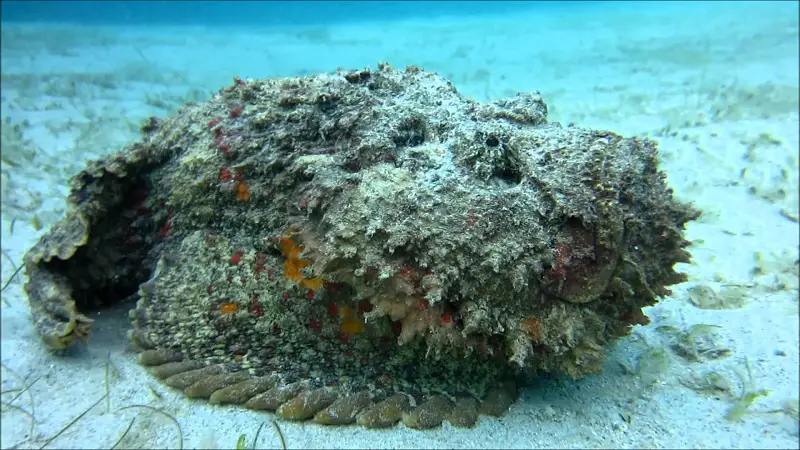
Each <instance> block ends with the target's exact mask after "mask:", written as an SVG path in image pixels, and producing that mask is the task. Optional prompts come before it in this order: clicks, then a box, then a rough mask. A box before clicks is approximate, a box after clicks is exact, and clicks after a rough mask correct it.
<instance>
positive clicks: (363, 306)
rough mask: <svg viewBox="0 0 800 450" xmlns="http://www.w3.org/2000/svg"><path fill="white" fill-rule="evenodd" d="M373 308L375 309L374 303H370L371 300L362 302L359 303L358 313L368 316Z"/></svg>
mask: <svg viewBox="0 0 800 450" xmlns="http://www.w3.org/2000/svg"><path fill="white" fill-rule="evenodd" d="M372 308H373V306H372V303H370V302H369V300H361V301H360V302H358V311H359V312H360V313H361V314H366V313H368V312H370V311H372Z"/></svg>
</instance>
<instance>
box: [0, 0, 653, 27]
mask: <svg viewBox="0 0 800 450" xmlns="http://www.w3.org/2000/svg"><path fill="white" fill-rule="evenodd" d="M626 3H627V5H626V6H625V7H626V8H627V9H638V8H642V7H644V6H645V4H646V3H648V2H626ZM607 6H610V2H603V1H597V2H551V1H542V2H534V1H508V2H501V1H425V2H423V1H418V2H417V1H269V2H257V1H199V2H194V1H7V0H4V1H2V2H0V13H2V16H1V17H2V21H4V22H62V23H65V22H68V23H74V24H84V25H109V24H125V25H136V24H138V25H148V24H168V25H330V24H339V23H348V22H358V21H384V20H397V19H409V18H432V17H436V16H445V15H446V16H468V15H481V14H511V13H514V12H523V11H531V10H538V11H548V10H550V11H555V10H559V9H563V8H582V9H587V8H592V9H598V10H602V9H603V8H605V7H607Z"/></svg>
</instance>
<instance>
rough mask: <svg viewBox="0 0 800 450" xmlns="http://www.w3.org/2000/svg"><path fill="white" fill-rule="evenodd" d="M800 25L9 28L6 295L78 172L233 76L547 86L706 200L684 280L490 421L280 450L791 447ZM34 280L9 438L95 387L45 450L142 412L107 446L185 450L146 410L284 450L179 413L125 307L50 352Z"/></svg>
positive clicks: (258, 418)
mask: <svg viewBox="0 0 800 450" xmlns="http://www.w3.org/2000/svg"><path fill="white" fill-rule="evenodd" d="M626 9H632V10H635V11H630V12H629V11H626ZM797 17H798V6H797V3H793V2H784V3H775V4H749V3H716V4H710V5H699V4H689V3H680V2H676V3H670V4H667V5H648V6H644V7H643V6H641V5H638V6H636V7H635V8H634V7H628V6H625V5H605V6H602V7H600V6H597V5H583V6H576V7H574V8H564V9H563V12H560V13H556V12H555V11H553V10H549V11H548V12H547V13H546V14H543V13H532V14H530V15H525V14H515V15H514V17H501V16H497V17H481V18H477V17H476V18H472V19H463V18H462V19H458V20H455V19H453V20H444V21H442V20H439V21H435V22H434V21H423V20H417V21H406V22H398V23H393V24H389V25H387V24H374V25H363V24H362V25H357V26H356V25H349V26H336V27H327V28H326V27H312V28H303V29H299V28H291V29H290V28H286V29H275V28H271V29H257V28H245V27H216V26H213V27H183V28H181V27H174V28H165V27H160V28H147V27H136V28H133V27H131V28H119V27H113V28H97V27H93V28H89V27H77V26H67V25H64V26H60V25H53V24H48V25H38V26H37V25H25V26H22V25H10V24H3V26H2V116H3V117H2V120H3V124H2V153H3V154H2V250H3V256H2V261H3V263H2V282H3V283H5V282H6V281H7V280H9V279H10V278H11V276H12V274H13V273H14V269H15V265H18V264H20V261H21V259H22V256H23V254H24V252H25V251H26V250H27V249H28V248H29V247H30V246H31V245H32V244H33V243H34V242H35V241H36V240H37V239H38V238H39V236H41V235H42V233H43V232H44V231H45V230H46V229H47V228H48V227H49V226H50V225H52V224H53V222H54V221H55V220H57V219H58V218H59V217H60V216H61V215H62V214H63V210H64V207H65V203H64V200H63V198H64V195H65V193H66V180H67V179H68V177H69V176H71V175H73V174H75V173H76V172H77V171H78V170H80V168H81V167H82V165H83V163H84V161H85V160H87V159H90V158H95V157H99V156H101V155H104V154H107V153H109V152H112V151H114V150H116V149H118V148H119V147H120V146H121V145H123V144H125V143H127V142H130V141H132V140H133V139H134V138H135V137H136V130H137V128H138V126H139V124H140V123H141V121H142V120H143V119H144V118H146V117H148V116H150V115H157V116H165V115H167V114H169V113H170V112H171V111H174V110H175V108H177V106H179V105H180V104H182V103H184V102H185V101H187V100H202V99H205V98H208V95H209V93H210V92H211V91H216V90H217V89H218V88H220V87H222V86H224V85H228V84H230V83H231V80H232V78H233V77H234V76H237V75H238V76H242V77H253V78H264V77H275V76H296V75H303V74H309V73H314V72H319V71H331V70H334V69H336V68H337V67H344V68H362V67H365V66H371V67H375V66H376V65H377V63H378V62H380V61H387V62H389V63H391V64H392V65H394V66H396V67H403V66H405V65H408V64H414V65H418V66H421V67H422V68H424V69H426V70H431V71H436V72H439V73H440V74H443V75H445V76H447V77H449V78H451V79H452V80H453V82H454V83H455V85H456V87H457V88H458V89H459V90H460V91H461V92H462V93H463V94H465V95H467V96H470V97H473V98H476V99H478V100H486V99H496V98H500V97H503V96H510V95H513V94H514V93H516V92H518V91H530V90H540V91H541V93H542V95H543V97H544V99H545V101H546V102H547V103H548V105H549V107H550V112H551V120H554V121H561V122H562V123H564V124H566V123H569V122H574V123H576V124H577V125H580V126H587V127H596V128H604V129H609V130H613V131H615V132H618V133H620V134H623V135H626V136H634V135H636V136H648V137H651V138H653V139H656V140H658V141H659V142H660V149H661V156H662V167H663V169H664V170H665V171H666V173H667V174H668V180H669V182H670V184H671V186H672V187H674V189H675V193H676V195H677V196H678V197H679V198H680V199H684V200H690V201H693V202H694V203H695V204H696V205H697V206H698V207H699V208H700V209H702V210H703V215H702V217H701V218H700V219H699V220H697V221H696V222H694V223H692V224H690V225H689V227H688V229H687V235H688V238H689V239H690V240H692V241H693V243H694V244H693V247H692V249H691V250H692V253H693V256H694V261H693V262H692V263H691V264H682V265H681V267H680V269H681V270H682V271H685V272H687V273H688V274H689V281H688V282H686V283H684V284H682V285H679V286H677V287H676V288H675V289H674V292H673V295H672V296H671V297H669V298H666V299H664V300H663V302H661V303H660V304H659V305H657V306H655V307H652V308H649V309H647V310H646V313H647V315H648V316H650V318H651V319H652V323H651V324H650V325H648V326H646V327H638V326H637V327H636V328H635V329H634V331H633V333H632V335H631V336H630V337H628V338H626V339H623V340H621V341H619V342H618V343H617V345H614V346H613V347H612V348H610V349H609V358H608V363H607V365H606V368H605V372H604V374H603V375H599V376H593V377H589V378H586V379H583V380H581V381H578V382H573V381H570V380H567V379H562V378H558V377H552V378H547V379H543V380H541V382H540V383H539V384H538V385H537V386H532V387H529V388H526V389H525V390H523V391H522V395H521V398H520V400H519V402H518V403H516V404H515V405H514V406H513V407H512V408H511V410H510V411H509V412H508V414H507V415H506V416H505V417H503V418H501V419H493V418H481V420H480V422H479V424H478V426H477V427H476V428H474V429H472V430H459V429H454V428H452V427H451V426H449V425H448V424H445V425H444V426H443V427H442V428H441V429H438V430H434V431H428V432H418V431H413V430H410V429H406V428H404V427H403V426H399V427H396V428H394V429H391V430H388V431H368V430H364V429H359V428H354V427H345V428H324V427H321V426H316V425H311V424H302V423H300V424H297V423H287V422H280V423H279V425H280V428H281V430H282V433H283V435H284V437H285V441H286V446H287V447H288V448H334V447H340V448H341V447H344V448H390V447H391V448H398V447H403V448H410V447H427V448H432V447H436V448H461V447H464V448H472V447H489V448H532V447H558V448H585V447H613V448H631V447H634V448H656V447H659V448H679V447H680V448H686V447H691V448H721V447H737V448H797V447H798V418H797V399H798V382H799V380H798V363H799V361H798V223H797V217H798V19H797ZM23 281H24V276H22V275H20V276H17V277H15V278H14V279H13V280H12V281H11V283H10V284H9V285H8V287H7V288H6V289H5V290H4V291H3V306H2V363H3V365H4V366H3V371H2V390H3V395H2V400H3V404H2V422H1V426H2V433H1V434H0V437H1V441H2V442H1V444H2V448H11V447H20V448H39V447H41V446H42V445H43V444H45V443H47V440H48V439H49V438H51V437H53V436H55V435H56V434H57V433H58V432H59V431H60V430H62V428H64V427H65V426H67V425H68V424H69V423H70V422H71V421H72V420H73V419H74V418H75V417H76V416H78V415H79V414H81V413H83V412H84V411H85V410H87V408H89V407H90V406H91V405H92V404H93V403H95V402H97V401H98V400H99V399H101V397H102V396H103V394H104V393H105V392H106V390H108V392H109V397H108V401H106V400H103V401H101V402H100V403H99V404H98V405H97V406H96V407H94V408H92V409H91V410H89V411H88V412H87V413H86V414H85V415H84V416H83V417H82V418H81V419H80V420H79V421H78V422H76V423H74V424H73V425H72V426H70V427H68V428H67V429H66V431H64V432H63V433H62V434H61V435H60V436H59V437H57V438H56V439H55V440H53V441H51V442H49V444H48V445H49V447H51V448H110V447H112V446H113V445H114V444H115V443H116V442H117V441H118V439H119V437H120V436H121V435H122V434H123V433H124V432H125V430H126V428H128V426H129V424H130V423H131V420H132V419H133V418H136V420H135V421H134V422H133V425H132V426H131V428H130V430H129V432H128V433H127V435H126V436H125V439H124V440H123V441H122V442H120V443H119V446H120V447H123V448H124V447H134V448H165V447H170V448H171V447H174V446H176V445H177V433H176V429H175V426H174V424H172V423H171V422H170V421H169V420H168V419H166V418H164V417H163V416H161V415H159V414H158V413H154V412H153V411H151V410H147V409H141V408H134V409H128V410H124V411H120V412H116V411H117V409H118V408H121V407H124V406H127V405H132V404H144V405H149V406H153V407H156V408H160V409H162V410H164V411H167V412H169V413H170V414H172V415H173V416H174V417H175V418H176V419H177V420H178V422H179V423H180V427H181V429H182V432H183V438H184V447H185V448H198V447H202V448H233V447H234V446H235V445H236V442H237V439H238V438H239V436H240V435H242V434H244V435H245V441H246V443H247V446H248V447H250V446H251V445H252V440H253V438H254V435H255V433H256V430H257V428H258V427H259V425H260V424H262V423H266V426H265V427H264V428H263V429H262V430H261V433H260V436H259V439H258V442H257V446H258V447H259V448H276V447H279V445H280V443H279V441H278V437H277V435H276V432H275V430H274V429H273V427H272V425H271V424H270V420H271V418H272V416H271V415H270V414H265V413H256V412H251V411H247V410H244V409H241V408H232V407H211V406H208V405H206V404H205V403H203V402H195V401H187V400H186V399H184V397H183V395H182V394H180V393H178V392H175V391H172V390H170V389H168V388H165V387H164V386H162V385H161V384H160V383H158V382H157V381H156V380H154V379H153V378H152V377H150V376H149V375H148V374H147V373H146V372H145V370H144V369H143V368H142V367H140V366H139V365H137V363H136V362H135V357H134V355H133V354H132V353H131V352H130V350H129V349H128V346H127V343H126V339H125V331H126V329H127V327H128V324H127V320H126V312H127V308H128V307H129V306H130V305H123V306H120V307H119V308H117V309H115V310H111V311H103V312H101V313H97V314H96V315H95V316H94V318H95V319H96V324H95V330H94V334H93V335H92V337H91V339H90V341H89V345H88V346H79V348H75V349H74V350H73V351H71V352H69V354H68V355H66V356H56V355H52V354H51V353H50V352H49V351H47V350H46V349H45V348H44V347H43V346H42V345H41V344H40V342H39V341H38V339H37V336H36V335H35V334H34V331H33V328H32V326H31V324H30V321H29V313H28V307H27V304H26V302H27V300H26V298H25V296H24V294H23V290H22V282H23ZM709 289H710V290H711V292H710V293H709ZM704 292H705V294H706V295H705V297H703V296H702V295H701V294H702V293H704ZM701 301H706V302H709V301H710V302H712V303H713V302H716V304H718V305H721V306H723V307H724V308H723V309H704V308H700V307H698V306H696V305H695V304H699V303H700V302H701ZM695 325H700V326H695ZM707 325H715V326H718V327H709V326H707ZM693 326H694V327H693ZM690 330H691V331H692V334H691V335H689V333H688V332H689V331H690ZM687 342H689V343H690V344H691V345H689V344H687ZM687 349H688V350H687ZM109 357H110V361H111V365H110V366H108V367H110V369H106V367H107V361H108V358H109ZM748 366H749V367H750V369H751V371H750V372H751V375H752V377H750V376H748V374H747V373H748V370H747V367H748ZM107 370H108V371H107ZM702 380H706V381H709V380H710V383H708V384H710V385H712V386H701V384H702ZM24 386H27V387H29V389H28V390H27V391H25V392H23V393H22V395H19V394H20V389H23V387H24ZM703 387H709V389H703ZM151 388H152V389H154V390H155V391H157V392H158V393H159V394H160V396H161V398H157V397H156V396H154V394H153V393H152V391H151ZM762 390H766V391H768V395H765V396H755V399H754V401H753V402H752V404H750V405H749V408H747V409H746V410H745V409H743V408H740V409H741V410H742V411H744V412H745V413H744V414H743V415H741V417H738V420H736V421H731V420H727V419H726V415H728V414H729V413H730V411H731V408H735V407H736V405H737V404H738V406H742V402H743V400H741V399H743V398H745V399H746V398H747V397H748V396H750V395H751V394H754V393H761V394H766V393H767V392H765V391H762ZM31 416H33V417H35V423H34V424H33V426H32V425H31ZM31 431H32V434H31Z"/></svg>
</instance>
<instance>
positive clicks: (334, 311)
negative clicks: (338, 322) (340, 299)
mask: <svg viewBox="0 0 800 450" xmlns="http://www.w3.org/2000/svg"><path fill="white" fill-rule="evenodd" d="M328 316H329V317H330V318H331V319H335V318H336V317H338V316H339V308H338V307H337V306H336V303H328Z"/></svg>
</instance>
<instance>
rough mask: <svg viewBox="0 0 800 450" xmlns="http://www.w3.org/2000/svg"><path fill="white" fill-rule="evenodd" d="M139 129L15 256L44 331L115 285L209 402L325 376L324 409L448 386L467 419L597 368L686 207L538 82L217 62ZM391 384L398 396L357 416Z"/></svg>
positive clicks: (637, 311) (648, 156)
mask: <svg viewBox="0 0 800 450" xmlns="http://www.w3.org/2000/svg"><path fill="white" fill-rule="evenodd" d="M142 131H143V139H142V141H141V142H139V143H136V144H133V145H132V146H130V147H128V148H125V149H123V150H122V151H121V152H119V153H117V154H115V155H114V156H112V157H111V158H109V159H107V160H103V161H96V162H92V163H90V164H89V166H88V167H87V169H86V170H85V171H84V172H82V173H81V174H79V175H78V176H77V177H75V179H74V180H73V181H72V194H71V195H70V201H71V203H72V204H73V208H72V209H71V210H70V211H69V212H68V214H67V216H66V217H65V218H64V219H63V220H62V221H61V222H60V223H59V224H58V225H56V226H55V227H54V228H53V229H52V230H51V231H50V232H49V233H48V234H46V235H45V236H44V237H43V238H42V240H41V241H40V242H39V243H38V244H37V245H36V246H35V247H34V248H33V249H31V251H30V252H29V253H28V254H27V256H26V260H25V264H26V271H27V273H28V276H29V282H28V284H27V285H26V290H27V292H28V295H29V298H30V303H31V310H32V315H33V318H34V322H35V324H36V327H37V330H38V331H39V333H40V335H41V336H42V338H43V339H44V341H45V343H46V344H47V345H49V346H51V347H53V348H63V347H66V346H68V345H70V344H71V343H72V342H73V341H74V340H75V339H76V338H85V337H86V336H88V334H89V332H90V327H91V320H89V319H88V318H87V317H86V316H85V315H84V313H86V312H88V311H90V310H91V309H93V308H96V307H99V306H102V305H105V304H109V303H113V302H118V301H123V300H126V299H130V301H133V299H137V300H136V306H135V308H134V309H133V310H132V311H131V314H130V316H131V322H132V325H133V328H132V330H131V338H132V339H133V342H134V343H135V344H136V345H137V346H138V347H139V348H140V349H142V350H144V352H143V353H142V359H141V363H142V364H143V365H145V366H148V367H153V372H154V374H156V375H157V376H163V377H166V376H169V378H167V379H166V383H167V384H169V385H173V386H176V387H179V388H180V389H184V390H185V391H186V393H187V395H189V396H199V397H204V398H208V397H211V398H212V401H213V402H214V403H235V404H244V405H245V406H247V407H251V408H256V409H264V408H263V407H260V406H254V405H257V404H263V402H261V403H259V401H256V400H258V399H259V398H268V397H269V398H274V395H276V394H275V393H277V392H278V391H274V390H275V389H281V386H285V385H287V384H290V383H302V386H303V390H302V392H300V391H298V392H295V393H293V394H292V396H291V398H292V399H295V397H297V395H302V396H305V397H302V398H306V397H308V398H317V397H320V398H324V400H325V401H319V402H316V401H315V402H305V403H303V404H304V405H310V406H304V407H303V408H302V409H298V407H294V408H289V406H285V407H284V409H283V410H281V409H280V408H279V407H278V406H280V405H281V404H285V405H288V404H289V403H287V402H290V401H292V400H291V399H289V398H287V399H284V398H283V397H281V402H278V403H275V401H272V403H270V405H272V406H275V408H272V407H271V406H270V408H269V409H278V410H279V411H286V415H287V417H289V416H291V417H295V418H302V419H308V418H311V417H314V415H315V414H317V413H319V412H320V411H322V410H323V409H324V408H326V407H328V406H330V405H331V404H332V403H333V402H334V401H336V400H337V398H338V399H345V400H339V401H338V403H336V404H335V406H336V409H337V410H339V411H343V413H342V414H344V416H346V418H345V419H343V420H341V423H351V422H353V421H354V420H355V421H356V422H357V423H359V424H362V425H364V426H370V425H369V423H373V424H374V426H375V427H379V426H386V424H387V423H388V424H389V425H391V424H393V423H396V422H397V421H398V420H400V415H401V414H404V416H403V417H405V418H406V419H405V420H404V421H405V422H407V423H409V424H413V426H416V427H419V428H429V427H435V426H438V425H439V424H440V423H441V422H442V420H446V419H447V417H451V409H452V408H450V407H449V406H448V407H444V406H446V405H453V404H462V405H473V406H471V407H470V413H469V414H466V415H465V416H464V417H463V418H458V419H456V420H453V422H456V423H463V424H464V426H472V424H474V420H473V418H472V416H473V414H472V411H473V410H474V409H476V408H477V410H478V411H481V412H482V413H483V414H490V415H498V414H502V413H503V412H504V411H506V410H507V409H508V407H509V406H510V404H511V403H512V402H513V401H514V399H515V398H516V387H515V380H518V379H519V377H520V376H522V375H530V374H534V373H535V372H537V371H553V372H561V373H565V374H568V375H570V376H573V377H580V376H583V375H586V374H591V373H596V372H598V371H599V370H600V367H601V365H602V362H603V359H604V355H605V350H604V344H606V343H607V342H608V341H609V340H610V339H613V338H616V337H619V336H622V335H624V334H626V333H627V332H628V331H629V329H630V326H631V325H633V324H645V323H647V318H646V317H644V315H643V314H642V312H641V308H642V307H643V306H647V305H652V304H654V303H655V302H656V301H657V298H658V297H660V296H663V295H666V294H668V293H669V290H668V289H667V287H668V286H669V285H671V284H675V283H678V282H681V281H683V280H684V276H683V275H682V274H679V273H676V272H675V271H674V270H673V265H674V264H675V263H676V262H686V261H688V259H689V254H688V253H687V252H686V251H685V250H684V248H685V247H686V246H687V245H688V243H687V242H686V241H685V240H684V239H683V238H682V229H683V226H684V224H685V223H686V222H687V221H689V220H691V219H693V218H695V217H696V216H697V212H696V211H695V210H693V209H692V208H690V207H689V206H687V205H683V204H680V203H678V202H676V201H675V200H673V198H672V191H671V190H670V189H668V188H667V187H666V185H665V181H664V175H663V174H662V173H661V172H659V171H658V168H657V165H658V159H657V150H656V145H655V144H654V143H653V142H651V141H647V140H638V139H624V138H622V137H620V136H618V135H616V134H614V133H611V132H607V131H593V130H586V129H581V128H576V127H567V128H564V127H562V126H561V125H559V124H550V123H547V107H546V105H545V104H544V102H543V101H542V100H541V99H540V98H539V96H538V95H537V94H520V95H518V96H516V97H514V98H511V99H504V100H499V101H496V102H492V103H488V104H480V103H477V102H474V101H471V100H469V99H466V98H464V97H462V96H461V95H460V94H459V93H458V92H457V91H456V89H455V88H454V87H453V86H452V85H451V84H450V83H449V82H448V81H446V80H444V79H442V78H440V77H438V76H437V75H435V74H431V73H425V72H423V71H421V70H419V69H417V68H413V67H412V68H408V69H406V70H405V71H397V70H394V69H392V68H390V67H388V66H386V65H381V66H380V67H379V68H378V70H376V71H369V70H364V71H353V72H340V73H333V74H322V75H317V76H312V77H307V78H288V79H274V80H257V81H252V80H248V81H242V80H237V81H236V82H235V83H234V84H233V85H232V86H230V87H227V88H224V89H222V90H221V91H220V92H219V93H218V94H217V95H215V96H214V98H213V99H212V100H210V101H209V102H206V103H203V104H199V105H190V106H187V107H185V108H184V109H182V110H181V111H179V112H178V113H177V114H176V115H174V116H172V117H170V118H167V119H165V120H163V121H162V120H157V119H152V120H151V121H150V122H148V123H147V124H145V126H144V127H143V129H142ZM211 364H215V365H213V366H210V367H206V368H204V369H199V370H201V371H200V372H196V371H197V370H198V368H199V367H203V366H205V365H211ZM231 374H237V375H231ZM249 380H253V381H249ZM273 383H274V384H275V387H270V386H272V384H273ZM234 386H237V387H234ZM238 386H241V387H238ZM297 386H299V385H297ZM323 388H324V389H325V390H321V389H323ZM223 389H225V391H222V390H223ZM267 389H270V390H267ZM498 389H499V390H498ZM273 391H274V392H273ZM303 392H305V393H303ZM328 393H335V394H336V395H335V396H334V395H333V394H331V395H328ZM358 393H360V394H358ZM364 393H368V395H367V394H364ZM396 393H405V394H408V395H410V396H411V397H410V398H413V399H414V403H413V404H410V405H409V406H408V408H406V407H405V406H403V407H402V408H399V407H394V406H392V407H391V408H389V409H392V411H389V412H381V414H383V415H384V416H387V414H388V416H387V419H386V420H384V419H381V420H377V419H374V420H373V419H370V420H366V419H363V420H362V419H358V418H356V416H358V417H361V416H364V415H366V416H365V417H373V416H375V417H379V416H381V414H377V415H376V414H375V413H374V412H370V408H369V407H368V405H372V404H376V405H381V404H382V403H380V402H381V400H383V399H386V398H395V399H396V398H402V397H391V396H392V395H395V394H396ZM322 394H325V395H322ZM356 394H358V395H356ZM270 396H273V397H270ZM251 399H252V400H251ZM346 399H353V400H352V402H353V403H352V404H350V403H347V402H348V401H350V400H346ZM465 399H472V400H465ZM476 399H477V400H478V402H477V403H476V402H475V400H476ZM298 401H299V400H297V399H295V403H297V402H298ZM273 403H275V404H274V405H273ZM425 405H427V406H425ZM423 406H424V408H423ZM415 408H416V409H415ZM419 408H423V409H419ZM395 410H396V411H395ZM289 411H292V413H291V414H290V413H289ZM361 411H363V413H362V412H361ZM387 411H388V410H387ZM294 413H297V414H295V415H292V414H294ZM279 414H280V413H279ZM475 414H477V412H475ZM320 417H322V416H320ZM381 417H382V416H381ZM320 420H321V419H320Z"/></svg>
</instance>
